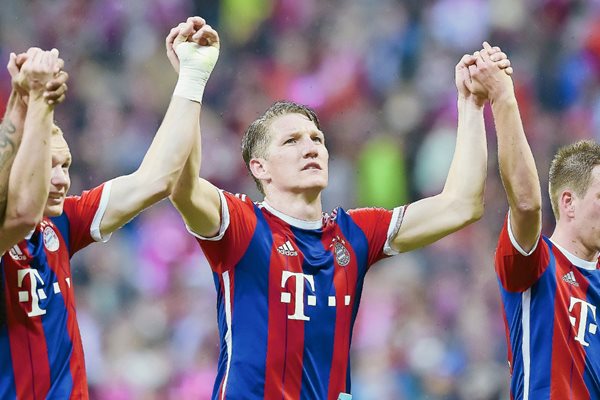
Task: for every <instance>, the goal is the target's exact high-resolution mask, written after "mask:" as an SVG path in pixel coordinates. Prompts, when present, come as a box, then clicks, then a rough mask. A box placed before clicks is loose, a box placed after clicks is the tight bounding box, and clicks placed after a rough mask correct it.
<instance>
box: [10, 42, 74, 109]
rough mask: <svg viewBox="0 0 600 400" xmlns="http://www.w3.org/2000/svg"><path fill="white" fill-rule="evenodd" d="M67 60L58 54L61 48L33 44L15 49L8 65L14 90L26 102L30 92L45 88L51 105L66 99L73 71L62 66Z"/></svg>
mask: <svg viewBox="0 0 600 400" xmlns="http://www.w3.org/2000/svg"><path fill="white" fill-rule="evenodd" d="M63 66H64V61H63V60H62V59H60V58H58V50H56V49H52V50H51V51H43V50H41V49H39V48H36V47H33V48H30V49H29V50H28V51H27V52H26V53H21V54H19V55H16V54H15V53H11V54H10V57H9V61H8V65H7V66H6V68H7V70H8V72H9V74H10V76H11V80H12V87H13V90H14V91H15V92H16V93H17V94H18V95H19V96H20V97H21V99H22V100H23V102H24V103H27V102H28V100H29V95H30V92H34V91H36V92H38V94H39V92H42V93H41V94H42V96H43V98H44V100H45V101H46V103H47V104H48V105H54V104H59V103H62V102H63V101H64V100H65V93H66V91H67V89H68V87H67V80H68V79H69V74H67V73H66V72H65V71H63V70H62V68H63Z"/></svg>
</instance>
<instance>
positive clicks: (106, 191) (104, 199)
mask: <svg viewBox="0 0 600 400" xmlns="http://www.w3.org/2000/svg"><path fill="white" fill-rule="evenodd" d="M111 186H112V181H108V182H105V183H104V186H103V187H102V196H101V197H100V204H98V209H97V210H96V214H95V215H94V219H93V220H92V225H91V226H90V235H91V236H92V239H94V240H95V241H96V242H102V243H106V242H108V240H109V239H110V237H111V236H112V232H111V233H109V234H108V235H105V236H102V233H101V232H100V223H101V222H102V218H103V217H104V213H105V212H106V206H107V205H108V199H109V198H110V188H111Z"/></svg>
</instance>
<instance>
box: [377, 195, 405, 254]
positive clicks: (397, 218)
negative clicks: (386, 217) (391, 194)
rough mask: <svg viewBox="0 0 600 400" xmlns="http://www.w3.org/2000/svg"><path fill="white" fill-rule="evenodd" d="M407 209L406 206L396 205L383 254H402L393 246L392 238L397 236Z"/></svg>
mask: <svg viewBox="0 0 600 400" xmlns="http://www.w3.org/2000/svg"><path fill="white" fill-rule="evenodd" d="M405 209H406V206H402V207H396V208H394V211H393V212H392V220H391V221H390V226H389V227H388V231H387V239H386V241H385V244H384V245H383V254H385V255H386V256H395V255H396V254H400V251H398V250H396V249H394V248H393V247H392V240H393V239H394V238H395V237H396V235H397V234H398V231H399V230H400V226H401V225H402V219H403V218H404V210H405Z"/></svg>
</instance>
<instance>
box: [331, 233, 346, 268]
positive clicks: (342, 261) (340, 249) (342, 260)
mask: <svg viewBox="0 0 600 400" xmlns="http://www.w3.org/2000/svg"><path fill="white" fill-rule="evenodd" d="M345 245H346V241H345V240H343V239H340V237H339V236H336V237H334V238H333V240H332V241H331V244H330V245H329V247H330V248H331V247H332V248H333V254H334V255H335V261H336V262H337V263H338V265H339V266H340V267H345V266H346V265H348V264H349V263H350V252H349V251H348V249H347V248H346V246H345Z"/></svg>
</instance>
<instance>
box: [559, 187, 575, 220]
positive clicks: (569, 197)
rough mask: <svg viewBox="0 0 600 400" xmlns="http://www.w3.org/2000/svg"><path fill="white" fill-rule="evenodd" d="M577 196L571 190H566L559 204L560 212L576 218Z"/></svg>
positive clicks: (570, 217) (561, 195)
mask: <svg viewBox="0 0 600 400" xmlns="http://www.w3.org/2000/svg"><path fill="white" fill-rule="evenodd" d="M576 201H577V198H576V196H575V194H574V193H573V192H571V191H570V190H564V191H563V192H562V193H561V194H560V198H559V202H558V206H559V208H560V214H561V215H564V216H566V217H567V218H569V219H573V218H575V203H576Z"/></svg>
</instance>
